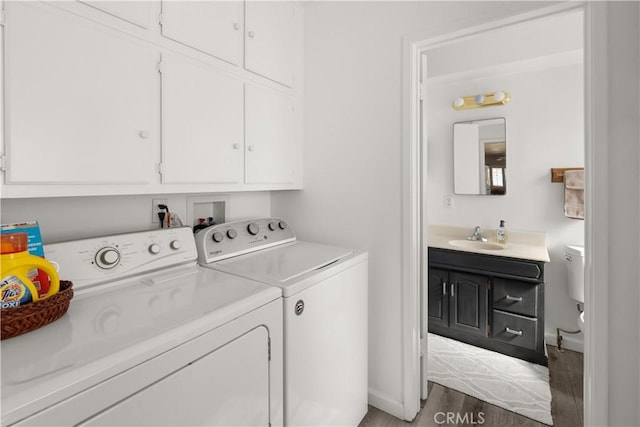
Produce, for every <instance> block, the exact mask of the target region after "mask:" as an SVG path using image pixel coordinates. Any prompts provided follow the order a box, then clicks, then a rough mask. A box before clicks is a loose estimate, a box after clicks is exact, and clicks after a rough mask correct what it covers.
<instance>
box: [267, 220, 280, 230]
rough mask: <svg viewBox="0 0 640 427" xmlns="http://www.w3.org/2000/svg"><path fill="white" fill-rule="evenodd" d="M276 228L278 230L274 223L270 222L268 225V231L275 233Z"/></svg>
mask: <svg viewBox="0 0 640 427" xmlns="http://www.w3.org/2000/svg"><path fill="white" fill-rule="evenodd" d="M276 228H278V224H276V223H275V222H274V221H271V222H270V223H269V230H271V231H275V230H276Z"/></svg>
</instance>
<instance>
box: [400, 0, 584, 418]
mask: <svg viewBox="0 0 640 427" xmlns="http://www.w3.org/2000/svg"><path fill="white" fill-rule="evenodd" d="M586 8H587V6H585V5H583V4H579V5H575V4H571V5H567V4H564V5H559V6H554V7H549V8H545V9H542V10H539V11H536V12H532V13H530V14H527V15H520V16H518V17H515V18H512V19H507V20H503V21H498V22H494V23H491V24H488V25H483V26H479V27H475V28H473V29H469V30H467V31H462V32H458V33H455V34H450V35H447V36H443V37H439V38H437V39H433V38H431V39H421V38H420V36H419V35H414V36H411V37H408V38H407V40H405V46H406V49H405V54H406V59H405V64H407V65H408V67H409V70H408V71H409V75H410V77H411V78H410V84H409V85H406V86H405V94H406V96H407V99H410V100H411V101H410V102H411V108H410V114H409V120H408V123H406V124H407V126H409V132H408V135H406V138H407V139H408V140H409V141H410V144H409V146H408V147H407V146H406V145H405V148H406V155H405V156H406V157H405V160H406V161H407V163H406V166H407V168H405V169H407V170H408V171H409V172H408V174H409V175H410V177H408V179H406V180H405V194H408V201H406V202H405V208H406V209H407V210H408V215H407V216H406V217H405V221H407V223H408V227H407V230H408V231H409V232H410V233H411V232H415V234H413V236H416V235H417V236H420V238H419V239H414V238H413V237H411V238H409V237H408V236H407V242H408V245H407V247H411V250H410V253H408V255H409V257H408V260H407V261H406V264H405V267H408V269H409V271H408V272H410V273H411V274H408V277H409V280H408V283H409V285H408V287H406V289H405V290H406V292H405V293H404V294H405V297H404V304H405V314H404V315H405V327H406V328H405V331H406V333H405V337H404V342H405V378H404V379H405V395H406V396H407V397H409V396H413V397H422V398H423V399H424V398H426V397H427V387H426V384H427V378H426V372H427V365H428V358H427V357H426V355H427V354H428V345H427V330H428V324H427V314H426V310H422V307H427V306H428V304H427V295H426V294H427V293H426V292H421V289H422V288H423V287H422V286H421V285H420V284H421V283H424V281H425V280H426V278H427V277H428V275H427V262H428V260H427V253H426V247H427V244H428V242H427V239H426V235H427V230H428V225H429V224H430V223H431V222H430V221H431V220H430V218H429V216H430V215H429V214H430V213H431V216H433V217H437V215H438V214H434V212H433V211H430V207H432V206H433V205H438V206H443V205H444V204H446V203H447V200H450V197H452V196H453V194H452V193H453V191H452V188H453V187H452V185H451V186H450V187H448V188H451V189H450V190H448V191H447V194H441V192H440V193H438V192H437V191H431V190H432V187H431V186H432V184H433V183H434V182H436V181H437V180H438V179H440V178H438V176H435V177H434V175H437V173H438V172H439V171H438V170H437V168H438V167H439V166H437V164H440V166H441V163H438V162H437V161H432V162H430V156H431V157H433V156H434V155H439V154H442V153H437V152H434V150H436V151H437V150H439V149H442V147H434V146H433V145H429V146H428V147H427V143H426V141H427V135H429V139H430V138H431V137H432V135H433V132H432V129H431V128H427V125H428V124H430V122H429V121H428V120H427V115H428V111H427V109H426V108H425V109H424V111H423V106H424V104H425V103H426V102H427V100H428V101H429V102H430V101H433V99H434V97H435V98H438V99H437V100H438V101H441V102H443V103H445V104H446V105H447V106H448V108H449V110H451V108H450V104H451V101H452V97H450V96H440V95H441V94H439V93H438V94H435V95H434V93H435V91H433V90H431V91H430V87H431V85H430V83H432V82H430V81H429V80H433V77H431V78H430V77H429V76H428V74H427V73H426V70H427V67H428V65H429V64H428V63H430V61H431V60H432V58H435V57H436V56H434V55H429V52H431V53H433V52H438V53H439V54H440V55H441V56H442V55H443V52H444V51H445V50H446V48H447V46H451V45H452V44H453V43H460V42H461V41H465V40H469V39H472V38H477V37H478V36H481V35H483V34H485V33H489V32H491V31H495V30H497V29H504V28H507V27H510V26H514V25H516V24H526V23H530V22H531V21H533V20H538V19H541V18H549V17H555V16H560V15H567V14H571V13H585V9H586ZM587 31H588V28H585V32H587ZM570 56H571V55H569V57H565V58H564V59H562V58H560V56H558V57H556V58H555V60H556V61H558V60H560V61H567V63H570V62H571V61H574V60H575V59H576V58H575V57H574V58H573V59H572V58H570ZM547 59H549V58H547ZM580 59H581V58H580ZM488 60H490V61H493V62H489V63H487V64H486V66H485V67H483V68H484V72H485V73H490V72H491V71H492V70H493V71H494V72H495V71H496V70H501V71H503V72H504V71H505V69H504V65H500V64H499V65H496V63H495V59H493V60H492V59H491V58H488ZM519 62H520V65H519V66H520V67H521V68H522V69H521V70H519V71H518V70H516V69H514V70H511V71H512V72H513V73H516V72H522V71H523V70H526V69H530V68H531V67H532V66H533V67H541V68H540V69H542V68H544V67H545V66H544V65H541V64H540V63H538V64H537V65H536V64H535V63H534V62H535V61H534V62H527V60H526V58H521V60H520V61H519ZM547 65H548V64H547ZM516 68H517V66H516ZM449 74H450V73H449ZM587 74H588V73H587ZM438 78H439V79H440V82H439V83H441V84H443V85H449V86H452V87H453V86H455V82H454V80H453V79H452V78H451V77H450V76H447V74H446V73H443V74H441V76H440V77H438ZM457 78H458V79H460V78H466V79H467V80H469V79H474V78H475V79H477V78H478V76H473V75H472V74H469V73H467V74H465V72H464V71H459V72H458V75H457ZM586 78H587V80H588V78H589V76H588V75H587V77H586ZM485 83H486V82H485ZM588 83H589V82H588V81H587V86H588ZM505 89H509V88H504V87H496V88H495V90H505ZM441 92H446V91H441ZM472 93H473V92H470V93H458V96H466V95H471V94H472ZM583 93H584V92H583ZM429 97H431V98H429ZM520 101H523V100H522V99H521V100H520ZM584 102H585V103H588V100H587V99H585V100H584ZM443 105H444V104H443ZM585 107H586V105H585ZM487 110H489V109H488V108H487V109H477V110H476V111H479V112H481V113H475V112H474V114H478V115H479V116H482V115H483V114H484V115H486V114H494V113H493V112H489V111H487ZM582 110H583V111H584V107H583V109H582ZM449 113H451V111H449ZM582 116H583V117H584V113H582ZM482 117H485V118H486V117H487V116H482ZM430 119H431V117H429V120H430ZM439 120H440V118H439ZM445 120H446V119H445ZM507 121H509V118H508V117H507ZM449 122H451V120H448V121H447V123H448V125H451V123H449ZM423 125H424V126H423ZM438 132H440V134H443V132H446V131H443V130H442V129H440V130H438ZM449 132H450V130H449ZM436 133H437V132H436ZM445 137H446V138H447V139H448V140H449V141H450V135H447V136H445ZM423 139H424V141H425V142H424V143H421V140H423ZM585 139H586V140H587V141H588V140H589V138H588V137H586V138H585V137H583V138H582V140H585ZM429 144H431V141H429ZM507 144H509V142H507ZM583 149H584V145H583ZM434 164H436V166H434ZM427 170H428V172H427ZM440 172H441V171H440ZM450 175H451V179H452V175H453V174H452V173H451V174H450ZM448 185H449V184H448ZM516 188H517V186H516ZM449 193H451V194H449ZM497 197H500V196H497ZM490 198H491V197H490ZM512 199H513V197H512ZM456 201H457V200H455V198H454V203H455V202H456ZM475 202H477V200H476V201H475ZM462 203H465V202H464V201H463V202H462ZM481 204H488V202H481ZM559 209H560V210H561V209H562V208H561V207H559ZM483 210H484V211H487V212H490V215H491V217H490V218H488V219H483V218H479V221H485V222H481V223H489V222H488V221H493V220H494V215H495V212H493V211H492V209H491V208H489V207H485V208H476V209H474V210H473V211H474V212H475V213H476V214H477V213H478V212H482V211H483ZM440 214H441V212H440ZM458 219H460V218H458ZM499 219H501V218H498V217H496V218H495V220H496V221H497V220H499ZM463 220H464V218H463ZM436 221H438V222H442V218H441V217H440V218H436ZM471 225H477V224H475V222H474V223H473V224H471ZM496 226H497V224H496ZM520 228H523V227H522V226H521V227H520ZM415 240H417V241H415ZM560 266H561V267H562V268H564V266H563V265H560ZM411 268H413V270H411ZM425 285H426V284H425ZM412 296H413V297H417V300H418V301H420V304H418V305H417V306H416V305H415V300H413V301H410V299H411V297H412ZM412 307H413V308H412ZM414 315H415V317H414ZM415 318H418V319H419V321H418V322H419V323H418V326H419V328H417V329H412V328H411V327H410V325H412V320H413V319H415ZM413 325H414V326H415V323H413ZM407 331H408V332H407ZM412 331H413V332H416V331H418V332H416V333H417V335H418V337H417V339H415V338H416V337H415V336H412V335H411V332H412ZM416 354H417V355H418V361H417V362H416V359H415V358H413V356H415V355H416ZM419 355H422V357H420V356H419ZM418 373H420V374H419V375H418ZM416 376H418V377H419V381H417V382H416V381H415V378H416ZM585 379H586V380H587V379H588V378H587V377H585ZM587 387H590V383H589V382H588V381H587ZM585 397H586V400H585V407H587V408H589V403H590V402H589V399H590V397H591V395H590V394H589V393H585ZM414 402H415V403H414ZM418 405H419V400H416V401H410V400H407V401H405V419H411V418H412V417H411V413H412V411H413V410H414V409H415V408H419V406H418ZM416 412H417V411H416ZM414 415H415V414H414ZM585 415H586V414H585Z"/></svg>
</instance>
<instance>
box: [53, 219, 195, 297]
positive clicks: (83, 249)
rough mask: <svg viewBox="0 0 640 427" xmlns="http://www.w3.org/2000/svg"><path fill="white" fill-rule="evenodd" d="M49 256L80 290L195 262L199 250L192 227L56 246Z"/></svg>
mask: <svg viewBox="0 0 640 427" xmlns="http://www.w3.org/2000/svg"><path fill="white" fill-rule="evenodd" d="M45 257H46V258H47V260H48V261H50V262H51V263H53V264H54V266H56V268H58V269H59V274H60V278H62V279H65V280H72V281H73V285H74V288H76V289H79V288H82V287H83V286H89V285H94V284H99V283H102V282H105V281H110V282H111V281H115V280H118V279H122V278H125V277H129V276H131V275H134V274H141V273H145V272H150V271H154V270H157V269H160V268H167V267H170V266H173V265H179V264H183V263H188V262H194V261H195V260H196V248H195V242H194V240H193V233H192V231H191V228H189V227H176V228H164V229H159V230H152V231H143V232H136V233H127V234H117V235H112V236H103V237H95V238H89V239H84V240H74V241H69V242H63V243H53V244H50V245H46V246H45Z"/></svg>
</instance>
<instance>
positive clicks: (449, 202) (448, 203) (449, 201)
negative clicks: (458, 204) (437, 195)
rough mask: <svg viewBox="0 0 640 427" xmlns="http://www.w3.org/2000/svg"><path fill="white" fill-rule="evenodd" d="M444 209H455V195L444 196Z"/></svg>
mask: <svg viewBox="0 0 640 427" xmlns="http://www.w3.org/2000/svg"><path fill="white" fill-rule="evenodd" d="M444 207H445V208H447V209H453V195H451V194H447V195H446V196H444Z"/></svg>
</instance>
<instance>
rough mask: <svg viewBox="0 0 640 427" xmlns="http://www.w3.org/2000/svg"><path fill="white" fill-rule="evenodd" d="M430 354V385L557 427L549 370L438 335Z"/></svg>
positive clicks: (431, 342)
mask: <svg viewBox="0 0 640 427" xmlns="http://www.w3.org/2000/svg"><path fill="white" fill-rule="evenodd" d="M428 353H429V363H428V376H429V380H430V381H433V382H435V383H438V384H440V385H443V386H445V387H449V388H451V389H454V390H457V391H460V392H462V393H465V394H468V395H470V396H473V397H476V398H478V399H480V400H484V401H485V402H488V403H491V404H492V405H496V406H499V407H501V408H504V409H507V410H509V411H513V412H516V413H518V414H521V415H524V416H525V417H529V418H532V419H534V420H536V421H540V422H541V423H544V424H548V425H553V419H552V418H551V389H550V388H549V369H548V368H547V367H545V366H541V365H537V364H535V363H530V362H525V361H524V360H520V359H516V358H515V357H510V356H505V355H504V354H500V353H496V352H494V351H490V350H485V349H483V348H479V347H475V346H472V345H469V344H465V343H462V342H459V341H455V340H452V339H448V338H444V337H441V336H439V335H435V334H429V338H428Z"/></svg>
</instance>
